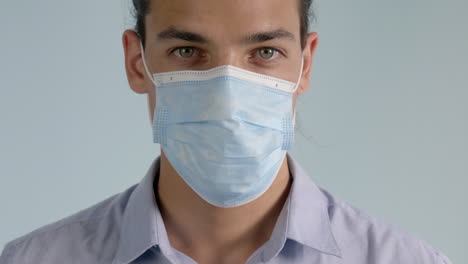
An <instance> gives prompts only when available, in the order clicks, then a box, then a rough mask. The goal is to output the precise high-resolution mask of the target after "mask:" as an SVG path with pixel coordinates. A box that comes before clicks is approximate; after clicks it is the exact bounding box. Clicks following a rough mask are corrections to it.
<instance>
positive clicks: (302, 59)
mask: <svg viewBox="0 0 468 264" xmlns="http://www.w3.org/2000/svg"><path fill="white" fill-rule="evenodd" d="M303 67H304V55H302V58H301V70H300V73H299V78H298V80H297V82H296V86H295V87H294V91H293V93H294V92H296V90H297V88H298V87H299V83H300V82H301V78H302V73H303V69H302V68H303ZM296 99H297V97H296ZM296 107H297V100H296V106H294V113H293V127H294V128H295V127H296Z"/></svg>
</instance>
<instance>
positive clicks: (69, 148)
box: [0, 0, 468, 264]
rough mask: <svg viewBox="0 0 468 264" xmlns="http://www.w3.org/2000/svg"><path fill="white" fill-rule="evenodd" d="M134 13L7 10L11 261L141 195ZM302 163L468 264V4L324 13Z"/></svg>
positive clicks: (4, 201) (140, 100)
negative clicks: (52, 232) (102, 204)
mask: <svg viewBox="0 0 468 264" xmlns="http://www.w3.org/2000/svg"><path fill="white" fill-rule="evenodd" d="M129 7H130V3H129V2H128V1H126V0H119V1H115V0H103V1H95V0H80V1H63V0H42V1H33V0H22V1H19V0H18V1H11V0H2V1H0V32H1V35H0V40H1V41H0V121H1V123H0V214H1V215H0V249H1V248H2V247H3V246H4V245H5V243H6V242H8V241H10V240H11V239H13V238H16V237H18V236H20V235H23V234H26V233H28V232H30V231H32V230H33V229H36V228H38V227H40V226H43V225H45V224H47V223H50V222H53V221H56V220H58V219H61V218H63V217H65V216H67V215H70V214H72V213H74V212H77V211H79V210H81V209H84V208H86V207H89V206H91V205H93V204H95V203H97V202H98V201H101V200H103V199H105V198H106V197H109V196H111V195H113V194H116V193H118V192H121V191H123V190H125V189H126V188H128V187H130V186H131V185H133V184H136V183H138V182H139V181H140V179H141V178H142V177H143V176H144V174H145V173H146V171H147V169H148V168H149V165H150V163H151V161H152V160H153V159H154V158H155V157H156V156H158V155H159V145H156V144H153V143H152V136H151V127H150V123H149V115H148V108H147V99H146V95H138V94H135V93H133V92H132V91H131V90H130V89H129V87H128V83H127V80H126V76H125V71H124V61H123V49H122V45H121V34H122V32H123V30H124V29H126V28H128V27H132V19H131V17H130V15H129ZM314 9H315V13H316V15H317V21H316V22H314V25H313V27H312V30H313V31H317V32H318V34H319V46H318V48H317V53H316V56H315V62H314V68H313V71H312V81H311V88H310V90H309V92H308V94H306V95H305V96H302V97H301V98H300V99H299V103H298V122H299V130H298V133H297V143H296V145H295V147H294V150H293V151H292V154H293V156H294V157H296V159H298V160H299V161H300V163H301V164H302V166H303V167H304V168H305V169H306V170H307V171H308V172H309V174H310V176H311V177H312V178H313V179H314V181H315V182H316V183H317V184H318V185H319V186H321V187H323V188H325V189H327V190H328V191H330V192H331V193H333V194H335V195H336V196H337V197H338V198H339V199H342V200H345V201H347V202H349V203H351V204H353V205H355V206H357V207H359V208H361V209H363V210H364V211H366V212H367V213H369V214H371V215H374V216H377V217H380V218H382V219H385V220H386V221H388V222H391V223H393V224H396V225H398V226H400V227H402V228H403V229H405V230H408V231H410V232H411V233H412V234H414V235H416V236H418V237H420V238H422V239H424V240H426V241H427V242H429V243H430V244H431V245H433V246H434V247H436V248H439V249H441V250H442V251H443V252H444V253H445V254H447V255H448V256H449V257H450V258H451V259H452V261H453V262H454V263H460V264H461V263H468V255H467V249H468V227H467V223H468V212H467V202H468V194H467V191H466V187H467V185H468V180H467V179H468V103H467V101H468V80H467V76H468V29H467V26H468V15H467V14H468V2H467V1H465V0H445V1H435V0H393V1H382V0H380V1H375V0H354V1H348V0H327V1H325V0H318V1H316V2H315V4H314Z"/></svg>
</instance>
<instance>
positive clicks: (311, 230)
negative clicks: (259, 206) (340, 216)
mask: <svg viewBox="0 0 468 264" xmlns="http://www.w3.org/2000/svg"><path fill="white" fill-rule="evenodd" d="M286 157H287V159H288V167H289V171H290V174H291V176H292V178H293V182H292V186H291V190H290V192H289V196H288V199H287V200H286V202H285V205H284V206H283V209H282V210H281V213H280V216H279V217H278V221H277V222H276V225H275V227H274V229H273V233H272V235H271V239H270V240H269V241H268V242H267V245H265V246H266V247H265V251H264V253H263V256H262V257H263V261H265V262H268V261H270V260H271V259H272V258H274V257H275V256H276V255H277V254H279V252H280V251H281V249H282V248H283V246H284V244H285V243H286V240H287V239H291V240H294V241H296V242H298V243H300V244H301V245H303V246H305V247H308V248H311V249H314V250H318V251H320V252H322V253H326V254H330V255H334V256H337V257H340V258H341V257H342V255H341V250H340V248H339V246H338V244H337V242H336V240H335V237H334V235H333V233H332V228H331V223H330V217H329V214H328V199H327V197H326V196H325V194H324V193H323V192H322V191H321V190H320V188H319V187H318V186H317V185H316V184H315V183H314V182H313V181H312V179H311V178H310V177H309V176H308V175H307V173H306V172H305V171H304V170H303V169H302V168H301V167H300V166H299V163H298V162H297V161H296V160H295V159H294V158H293V157H292V156H291V154H290V153H287V155H286Z"/></svg>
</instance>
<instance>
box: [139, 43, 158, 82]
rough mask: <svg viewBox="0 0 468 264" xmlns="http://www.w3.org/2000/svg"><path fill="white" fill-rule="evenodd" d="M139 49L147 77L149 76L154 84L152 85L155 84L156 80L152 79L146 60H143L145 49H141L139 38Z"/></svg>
mask: <svg viewBox="0 0 468 264" xmlns="http://www.w3.org/2000/svg"><path fill="white" fill-rule="evenodd" d="M140 49H141V59H142V60H143V66H144V67H145V72H146V75H148V78H150V80H151V82H152V83H153V84H154V86H157V85H156V81H155V80H154V79H153V76H152V75H151V73H150V71H149V70H148V65H147V64H146V60H145V50H144V49H143V44H142V43H141V40H140Z"/></svg>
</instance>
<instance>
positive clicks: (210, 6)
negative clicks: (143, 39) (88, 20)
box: [147, 0, 300, 38]
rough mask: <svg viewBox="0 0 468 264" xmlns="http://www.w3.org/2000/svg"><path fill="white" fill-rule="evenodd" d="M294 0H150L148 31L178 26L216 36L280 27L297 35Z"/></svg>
mask: <svg viewBox="0 0 468 264" xmlns="http://www.w3.org/2000/svg"><path fill="white" fill-rule="evenodd" d="M299 17H300V15H299V7H298V1H297V0H152V1H151V10H150V13H149V14H148V17H147V31H148V32H149V33H151V32H158V31H162V30H165V29H167V28H168V27H178V28H183V29H184V30H190V31H194V32H198V33H201V34H205V35H212V36H213V37H214V38H216V37H222V38H227V37H232V38H235V37H240V36H243V35H245V34H246V33H252V32H256V31H267V30H274V29H277V28H282V29H285V30H288V31H290V32H291V33H293V34H295V35H297V36H299V31H300V30H299V28H300V23H299V22H300V21H299Z"/></svg>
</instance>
